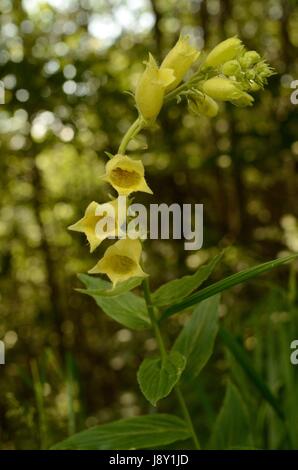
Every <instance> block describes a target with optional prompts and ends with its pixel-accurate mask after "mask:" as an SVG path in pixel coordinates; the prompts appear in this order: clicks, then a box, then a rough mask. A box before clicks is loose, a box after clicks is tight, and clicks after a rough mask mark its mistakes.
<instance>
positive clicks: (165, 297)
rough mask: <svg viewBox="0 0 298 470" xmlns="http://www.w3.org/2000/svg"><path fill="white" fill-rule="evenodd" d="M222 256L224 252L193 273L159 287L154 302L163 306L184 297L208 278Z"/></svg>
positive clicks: (153, 296)
mask: <svg viewBox="0 0 298 470" xmlns="http://www.w3.org/2000/svg"><path fill="white" fill-rule="evenodd" d="M221 257H222V254H221V255H218V256H215V257H214V258H212V260H211V261H210V262H209V263H208V264H206V265H204V266H200V267H199V269H198V270H197V271H196V272H195V273H194V274H192V275H188V276H183V277H181V278H180V279H174V280H173V281H170V282H167V283H166V284H164V285H163V286H161V287H159V289H157V290H156V291H155V292H154V293H153V294H152V300H153V303H154V304H155V305H156V306H158V307H161V306H164V305H170V304H172V303H174V302H178V301H179V300H182V299H184V298H185V297H186V296H187V295H189V294H190V293H191V292H192V291H194V290H195V289H197V288H198V287H199V286H200V285H201V284H202V283H203V282H204V281H206V279H208V277H209V276H210V275H211V273H212V271H213V270H214V268H215V266H216V265H217V263H218V262H219V260H220V259H221Z"/></svg>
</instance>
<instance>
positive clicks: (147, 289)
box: [142, 278, 201, 450]
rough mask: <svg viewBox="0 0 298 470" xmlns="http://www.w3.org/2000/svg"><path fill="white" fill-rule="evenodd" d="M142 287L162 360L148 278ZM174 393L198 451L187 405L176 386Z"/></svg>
mask: <svg viewBox="0 0 298 470" xmlns="http://www.w3.org/2000/svg"><path fill="white" fill-rule="evenodd" d="M142 286H143V291H144V298H145V302H146V305H147V310H148V315H149V318H150V321H151V325H152V328H153V330H154V334H155V337H156V341H157V343H158V347H159V350H160V355H161V358H162V360H164V359H166V357H167V351H166V348H165V344H164V340H163V337H162V334H161V331H160V329H159V326H158V321H157V319H156V316H155V312H154V308H155V307H154V305H153V303H152V299H151V292H150V287H149V281H148V278H145V279H144V281H143V283H142ZM175 391H176V395H177V398H178V401H179V404H180V406H181V410H182V413H183V415H184V418H185V420H186V422H187V424H188V426H189V430H190V431H191V434H192V439H193V442H194V445H195V448H196V449H197V450H199V449H200V448H201V447H200V443H199V440H198V437H197V435H196V432H195V429H194V426H193V423H192V420H191V417H190V414H189V411H188V408H187V405H186V403H185V400H184V397H183V395H182V393H181V390H180V388H179V386H178V385H176V387H175Z"/></svg>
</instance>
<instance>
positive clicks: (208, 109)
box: [188, 95, 218, 117]
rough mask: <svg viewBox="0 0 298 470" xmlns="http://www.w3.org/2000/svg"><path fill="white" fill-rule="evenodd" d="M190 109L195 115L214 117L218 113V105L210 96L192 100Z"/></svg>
mask: <svg viewBox="0 0 298 470" xmlns="http://www.w3.org/2000/svg"><path fill="white" fill-rule="evenodd" d="M188 107H189V110H190V111H191V112H192V113H193V114H203V115H204V116H208V117H214V116H216V115H217V113H218V104H217V103H216V101H214V100H213V99H212V98H210V96H208V95H204V96H202V97H198V98H196V99H194V100H191V101H190V102H189V105H188Z"/></svg>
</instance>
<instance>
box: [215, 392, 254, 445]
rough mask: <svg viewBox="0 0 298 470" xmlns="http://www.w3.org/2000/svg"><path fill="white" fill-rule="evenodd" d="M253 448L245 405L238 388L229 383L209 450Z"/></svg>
mask: <svg viewBox="0 0 298 470" xmlns="http://www.w3.org/2000/svg"><path fill="white" fill-rule="evenodd" d="M252 447H253V442H252V437H251V432H250V423H249V419H248V414H247V410H246V407H245V404H244V402H243V400H242V398H241V397H240V394H239V392H238V390H237V389H236V387H235V386H234V385H232V384H231V383H229V384H228V387H227V391H226V395H225V398H224V402H223V405H222V408H221V410H220V412H219V414H218V416H217V419H216V421H215V425H214V428H213V433H212V436H211V440H210V443H209V446H208V448H209V449H216V450H228V449H244V448H245V449H247V448H252Z"/></svg>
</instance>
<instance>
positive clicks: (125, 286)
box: [76, 274, 142, 297]
mask: <svg viewBox="0 0 298 470" xmlns="http://www.w3.org/2000/svg"><path fill="white" fill-rule="evenodd" d="M78 277H79V279H80V280H81V281H82V282H84V281H85V284H86V285H87V286H88V285H91V286H93V285H94V286H98V287H99V288H97V289H96V288H92V289H76V290H77V291H78V292H81V293H82V294H87V295H91V297H92V296H98V297H115V296H117V295H120V294H125V293H126V292H129V291H130V290H132V289H134V288H135V287H137V286H139V285H140V284H141V282H142V278H141V277H132V278H130V279H128V280H127V281H125V282H120V283H118V284H117V285H116V286H115V287H113V285H112V283H111V282H107V281H103V280H102V279H99V278H94V276H93V277H92V276H88V275H87V274H79V275H78ZM103 286H105V287H103Z"/></svg>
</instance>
